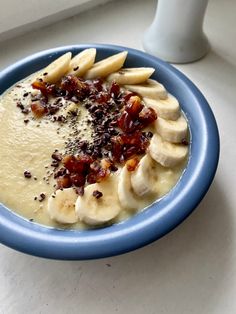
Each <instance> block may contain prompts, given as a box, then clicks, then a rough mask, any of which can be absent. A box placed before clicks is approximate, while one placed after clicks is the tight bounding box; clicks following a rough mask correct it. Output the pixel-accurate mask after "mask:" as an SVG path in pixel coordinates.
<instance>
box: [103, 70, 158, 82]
mask: <svg viewBox="0 0 236 314" xmlns="http://www.w3.org/2000/svg"><path fill="white" fill-rule="evenodd" d="M154 71H155V69H154V68H141V67H140V68H122V69H120V71H118V72H115V73H112V74H110V75H109V76H108V77H107V80H108V81H109V82H111V81H115V82H116V83H117V84H120V85H125V84H140V83H143V82H145V81H147V79H149V77H150V76H151V75H152V74H153V73H154Z"/></svg>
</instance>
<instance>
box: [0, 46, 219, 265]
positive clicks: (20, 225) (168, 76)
mask: <svg viewBox="0 0 236 314" xmlns="http://www.w3.org/2000/svg"><path fill="white" fill-rule="evenodd" d="M88 47H95V48H97V58H98V59H102V58H105V57H107V56H110V55H112V54H115V53H117V52H120V51H123V50H124V49H125V50H128V52H129V54H128V58H127V60H126V64H125V65H126V66H127V67H140V66H148V67H154V68H155V69H156V72H155V74H154V75H153V78H154V79H157V80H158V81H160V82H161V83H162V84H164V86H165V87H166V88H167V90H168V91H169V92H170V93H171V94H173V95H174V96H176V97H177V99H178V100H179V102H180V104H181V107H182V109H183V111H184V113H185V115H186V117H187V119H188V123H189V127H190V133H191V146H190V158H189V161H188V165H187V168H186V170H185V172H184V173H183V175H182V177H181V179H180V180H179V182H178V183H177V184H176V186H175V187H174V188H173V189H172V190H171V191H170V192H169V193H168V194H167V195H166V196H165V197H163V198H162V199H161V200H160V201H158V202H156V203H153V204H152V205H150V206H149V207H147V208H146V209H145V210H144V211H142V212H140V213H138V214H136V215H134V216H133V217H132V218H130V219H128V220H126V221H124V222H122V223H118V224H115V225H112V226H110V227H106V228H102V229H96V230H82V231H79V230H58V229H54V228H50V227H45V226H42V225H39V224H37V223H32V222H29V221H27V220H26V219H24V218H22V217H20V216H18V215H16V214H15V213H14V212H12V211H11V210H9V209H7V208H6V207H5V206H3V205H0V241H1V242H2V243H3V244H5V245H7V246H9V247H11V248H14V249H16V250H19V251H22V252H24V253H28V254H31V255H35V256H41V257H46V258H54V259H63V260H82V259H94V258H101V257H107V256H113V255H117V254H121V253H125V252H128V251H131V250H134V249H137V248H139V247H142V246H144V245H146V244H148V243H150V242H152V241H154V240H157V239H158V238H160V237H162V236H163V235H165V234H166V233H168V232H169V231H171V230H172V229H173V228H175V227H176V226H177V225H178V224H179V223H181V222H182V221H183V220H184V219H185V218H186V217H187V216H188V215H189V214H190V213H191V212H192V211H193V210H194V209H195V208H196V206H197V205H198V203H199V202H200V201H201V200H202V198H203V197H204V195H205V194H206V192H207V190H208V188H209V186H210V184H211V182H212V180H213V178H214V175H215V172H216V168H217V164H218V159H219V134H218V129H217V125H216V121H215V118H214V115H213V113H212V111H211V109H210V107H209V105H208V103H207V101H206V99H205V98H204V96H203V95H202V94H201V92H200V91H199V90H198V89H197V87H196V86H195V85H194V84H193V83H192V82H191V81H190V80H189V79H188V78H187V77H186V76H184V75H183V74H182V73H181V72H179V71H178V70H176V69H175V68H174V67H172V66H171V65H169V64H167V63H165V62H163V61H161V60H160V59H157V58H155V57H153V56H150V55H148V54H146V53H144V52H141V51H138V50H135V49H130V48H126V47H119V46H113V45H97V44H94V45H76V46H66V47H60V48H55V49H51V50H46V51H42V52H39V53H36V54H34V55H31V56H29V57H27V58H25V59H23V60H21V61H19V62H17V63H15V64H13V65H11V66H9V67H8V68H7V69H5V70H3V71H2V72H1V73H0V94H2V93H3V92H4V91H5V90H6V89H8V88H9V87H10V86H12V85H13V84H14V83H16V82H17V81H19V80H21V79H23V78H24V77H26V76H28V75H30V74H31V73H33V72H35V71H37V70H39V69H41V68H43V67H44V66H46V65H47V64H49V63H50V62H51V61H53V60H54V59H55V58H57V57H59V56H60V55H62V54H63V53H65V52H67V51H71V52H72V53H73V54H76V53H78V52H79V51H81V50H83V49H85V48H88Z"/></svg>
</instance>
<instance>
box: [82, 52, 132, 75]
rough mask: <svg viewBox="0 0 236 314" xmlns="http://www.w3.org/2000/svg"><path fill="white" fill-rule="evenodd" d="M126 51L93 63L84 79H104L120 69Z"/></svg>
mask: <svg viewBox="0 0 236 314" xmlns="http://www.w3.org/2000/svg"><path fill="white" fill-rule="evenodd" d="M127 54H128V51H122V52H120V53H117V54H115V55H113V56H111V57H108V58H106V59H103V60H101V61H99V62H96V63H94V65H93V67H92V68H91V69H90V70H88V71H87V72H86V73H85V76H84V77H85V79H94V78H97V77H106V76H108V75H109V74H111V73H113V72H116V71H118V70H119V69H120V68H122V66H123V64H124V62H125V59H126V57H127Z"/></svg>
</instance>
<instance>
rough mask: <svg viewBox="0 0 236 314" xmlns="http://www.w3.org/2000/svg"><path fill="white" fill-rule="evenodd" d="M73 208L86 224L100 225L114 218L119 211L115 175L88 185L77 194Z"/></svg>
mask: <svg viewBox="0 0 236 314" xmlns="http://www.w3.org/2000/svg"><path fill="white" fill-rule="evenodd" d="M75 210H76V214H77V216H78V218H79V219H80V220H81V221H83V222H85V223H87V224H88V225H92V226H96V225H102V224H104V223H107V222H109V221H111V220H112V219H114V218H115V217H116V216H118V214H119V213H120V211H121V205H120V202H119V198H118V195H117V183H116V178H115V176H111V177H109V178H108V179H106V180H105V181H102V182H99V183H94V184H90V185H88V186H87V187H86V188H85V189H84V195H83V196H79V197H78V199H77V201H76V204H75Z"/></svg>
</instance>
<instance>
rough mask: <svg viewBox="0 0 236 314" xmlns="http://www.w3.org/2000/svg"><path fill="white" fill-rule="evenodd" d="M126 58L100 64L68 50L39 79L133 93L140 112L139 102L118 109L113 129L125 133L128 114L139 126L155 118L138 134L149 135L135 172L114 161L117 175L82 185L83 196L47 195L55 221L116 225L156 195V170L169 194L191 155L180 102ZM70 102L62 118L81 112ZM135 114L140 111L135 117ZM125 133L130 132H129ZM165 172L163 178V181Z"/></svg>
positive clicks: (87, 53) (89, 52)
mask: <svg viewBox="0 0 236 314" xmlns="http://www.w3.org/2000/svg"><path fill="white" fill-rule="evenodd" d="M127 55H128V52H127V51H122V52H119V53H117V54H114V55H108V56H107V57H106V58H105V59H102V60H100V58H99V53H98V54H97V51H96V49H95V48H88V49H85V50H83V51H81V52H79V53H78V54H77V55H75V56H73V57H72V54H71V53H70V52H68V53H66V54H64V55H62V56H60V57H59V58H58V59H56V60H55V61H53V62H52V63H51V64H49V65H48V66H47V67H46V68H45V69H44V70H43V71H41V72H40V74H39V76H38V78H40V79H41V80H43V81H44V82H46V83H47V84H52V83H53V84H54V83H55V84H58V81H59V80H60V79H61V78H62V77H63V76H65V75H68V76H71V77H73V76H76V77H78V78H79V80H78V81H80V82H81V81H82V82H83V81H85V83H86V82H89V83H88V84H91V82H92V80H97V79H100V78H101V79H102V80H101V81H102V82H103V83H102V84H105V86H108V87H107V90H108V89H109V88H110V86H111V84H114V83H115V84H116V85H114V86H113V88H117V84H118V85H119V91H125V93H127V95H128V94H129V93H130V92H131V93H134V94H137V95H138V96H139V97H140V99H141V100H140V101H141V105H139V109H137V108H138V107H137V106H138V105H137V104H136V107H135V105H134V106H133V107H132V108H131V107H129V108H128V109H127V112H126V113H124V112H123V111H124V109H121V114H122V117H123V118H124V119H123V121H122V122H120V124H119V123H118V124H116V125H118V126H119V128H120V129H121V130H122V131H124V130H123V129H122V126H123V127H124V128H126V129H128V127H129V123H131V122H130V120H129V119H128V118H127V116H128V115H129V114H131V115H132V117H134V116H135V115H136V116H135V117H136V118H137V117H139V118H138V119H140V120H139V121H138V122H139V123H141V122H142V121H143V119H144V118H143V116H142V113H145V112H149V114H150V112H155V113H156V114H157V118H155V119H156V120H155V121H153V122H152V124H151V126H148V127H146V125H145V128H144V130H142V131H145V132H146V133H147V132H149V134H151V136H150V137H149V145H148V146H147V149H146V152H145V153H143V154H141V155H139V156H138V162H137V165H136V166H135V167H134V168H132V169H131V170H130V169H129V167H128V163H126V162H123V163H122V162H120V163H119V162H118V164H116V166H117V169H118V171H117V172H116V173H113V174H112V175H109V176H108V178H106V179H104V180H101V181H98V182H95V183H90V184H87V183H86V184H85V185H84V186H83V188H84V190H83V193H82V194H80V195H78V194H76V192H75V189H74V188H65V189H58V190H56V192H55V193H54V194H52V195H51V196H50V197H49V199H48V214H49V216H50V218H51V219H52V220H55V221H56V222H58V223H61V224H76V223H77V222H79V223H83V224H86V225H89V226H103V225H104V224H108V223H109V224H110V223H114V222H117V221H119V217H120V214H121V213H122V212H127V213H129V215H131V214H134V213H135V212H136V211H138V210H139V209H140V208H141V207H142V206H143V205H142V204H150V203H151V202H153V201H154V200H155V199H158V197H160V196H159V195H158V189H157V183H158V180H159V174H158V169H159V170H160V169H161V176H160V177H161V179H160V182H161V183H160V184H165V185H166V187H163V188H162V189H161V190H163V191H169V190H170V189H171V188H172V187H173V186H174V185H175V184H176V182H177V179H176V178H179V177H180V176H181V174H182V172H183V170H184V167H185V163H184V162H186V160H187V156H188V153H189V147H188V145H187V144H186V143H188V137H189V134H188V124H187V120H186V118H185V116H184V115H183V114H182V112H181V107H180V104H179V101H178V99H177V98H176V97H175V96H174V95H171V94H170V93H169V92H168V91H167V90H166V88H165V87H164V86H163V85H162V84H161V83H159V82H157V81H156V80H154V79H153V78H152V75H153V74H154V72H155V69H154V68H152V67H135V68H128V67H127V66H126V64H125V63H126V58H127ZM74 79H75V80H77V79H76V78H74ZM98 81H99V80H98ZM106 84H107V85H106ZM117 95H118V92H117V93H116V96H117ZM125 95H126V94H125ZM72 99H73V98H71V100H69V101H67V105H66V106H64V109H63V110H64V111H63V110H62V111H63V115H64V116H65V117H69V116H70V114H71V113H72V114H75V112H77V111H79V110H80V108H81V105H82V103H81V101H80V100H79V101H77V102H76V103H74V102H73V101H72ZM101 106H102V105H101ZM129 106H130V105H129ZM142 108H143V109H142ZM150 108H151V109H150ZM83 110H84V109H83ZM125 110H126V109H125ZM135 110H139V111H138V113H137V112H136V111H135ZM145 110H146V111H145ZM151 110H152V111H151ZM140 111H141V112H140ZM122 112H123V113H122ZM130 112H131V113H130ZM154 115H155V114H154ZM149 117H150V116H149ZM125 119H126V120H127V121H126V120H125ZM140 121H141V122H140ZM125 123H126V124H125ZM136 123H137V121H136ZM119 128H118V127H116V129H119ZM126 129H125V130H126ZM139 130H140V129H139ZM119 131H120V130H119ZM129 132H131V133H129V134H132V129H131V131H129ZM145 132H143V134H144V133H145ZM108 136H109V134H108ZM125 149H127V150H128V148H125ZM131 158H132V156H131ZM105 164H106V162H105ZM165 173H166V179H164V180H163V174H165ZM172 174H173V175H172ZM144 200H145V201H144ZM145 202H146V203H145ZM141 205H142V206H141Z"/></svg>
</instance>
